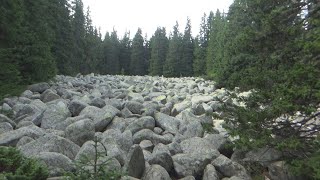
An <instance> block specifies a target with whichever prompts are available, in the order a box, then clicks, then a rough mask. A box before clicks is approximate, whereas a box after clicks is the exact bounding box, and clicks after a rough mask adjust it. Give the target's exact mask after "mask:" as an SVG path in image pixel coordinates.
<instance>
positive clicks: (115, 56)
mask: <svg viewBox="0 0 320 180" xmlns="http://www.w3.org/2000/svg"><path fill="white" fill-rule="evenodd" d="M119 58H120V43H119V39H118V35H117V31H115V30H113V32H112V33H111V36H110V51H109V55H108V59H109V62H108V63H109V73H110V74H119V73H120V62H119Z"/></svg>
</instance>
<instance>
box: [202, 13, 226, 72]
mask: <svg viewBox="0 0 320 180" xmlns="http://www.w3.org/2000/svg"><path fill="white" fill-rule="evenodd" d="M226 23H227V21H226V19H225V17H224V16H223V15H222V14H221V13H220V11H219V10H217V12H216V14H215V16H214V18H213V19H212V22H211V31H210V38H209V39H210V40H209V42H208V48H207V54H206V66H207V75H209V76H210V77H221V76H222V74H223V73H224V72H225V69H223V68H224V66H223V65H222V64H223V63H226V59H225V58H224V50H225V43H226V39H225V37H226V26H227V24H226Z"/></svg>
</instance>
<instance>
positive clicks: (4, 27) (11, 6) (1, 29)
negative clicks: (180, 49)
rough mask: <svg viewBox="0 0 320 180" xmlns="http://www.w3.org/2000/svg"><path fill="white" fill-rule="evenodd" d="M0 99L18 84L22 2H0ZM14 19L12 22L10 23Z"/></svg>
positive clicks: (4, 0) (7, 0)
mask: <svg viewBox="0 0 320 180" xmlns="http://www.w3.org/2000/svg"><path fill="white" fill-rule="evenodd" d="M0 4H1V6H0V98H1V97H2V96H3V95H5V94H6V93H8V92H10V91H11V92H12V91H14V90H15V87H17V86H18V84H19V83H20V79H21V77H20V70H19V57H18V56H19V53H21V52H19V51H18V49H17V48H16V44H17V43H18V42H19V39H20V35H19V34H21V30H22V27H21V26H22V21H23V13H24V9H23V6H22V5H23V4H22V1H17V0H15V1H12V0H10V1H9V0H1V1H0ZM12 19H14V21H12Z"/></svg>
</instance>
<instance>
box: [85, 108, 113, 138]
mask: <svg viewBox="0 0 320 180" xmlns="http://www.w3.org/2000/svg"><path fill="white" fill-rule="evenodd" d="M79 115H80V116H85V117H87V118H90V119H92V120H93V122H94V125H95V131H100V132H101V131H103V130H104V129H105V128H106V127H107V126H108V125H109V124H110V122H111V121H112V119H113V118H114V116H115V114H113V113H112V112H110V111H106V110H103V109H100V108H98V107H95V106H87V107H85V108H84V109H83V110H82V111H81V113H80V114H79Z"/></svg>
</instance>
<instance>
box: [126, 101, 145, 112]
mask: <svg viewBox="0 0 320 180" xmlns="http://www.w3.org/2000/svg"><path fill="white" fill-rule="evenodd" d="M125 107H126V108H128V109H129V110H130V112H132V113H133V114H141V113H142V109H143V108H144V106H143V105H142V104H141V103H140V102H136V101H129V102H127V103H126V105H125Z"/></svg>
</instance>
